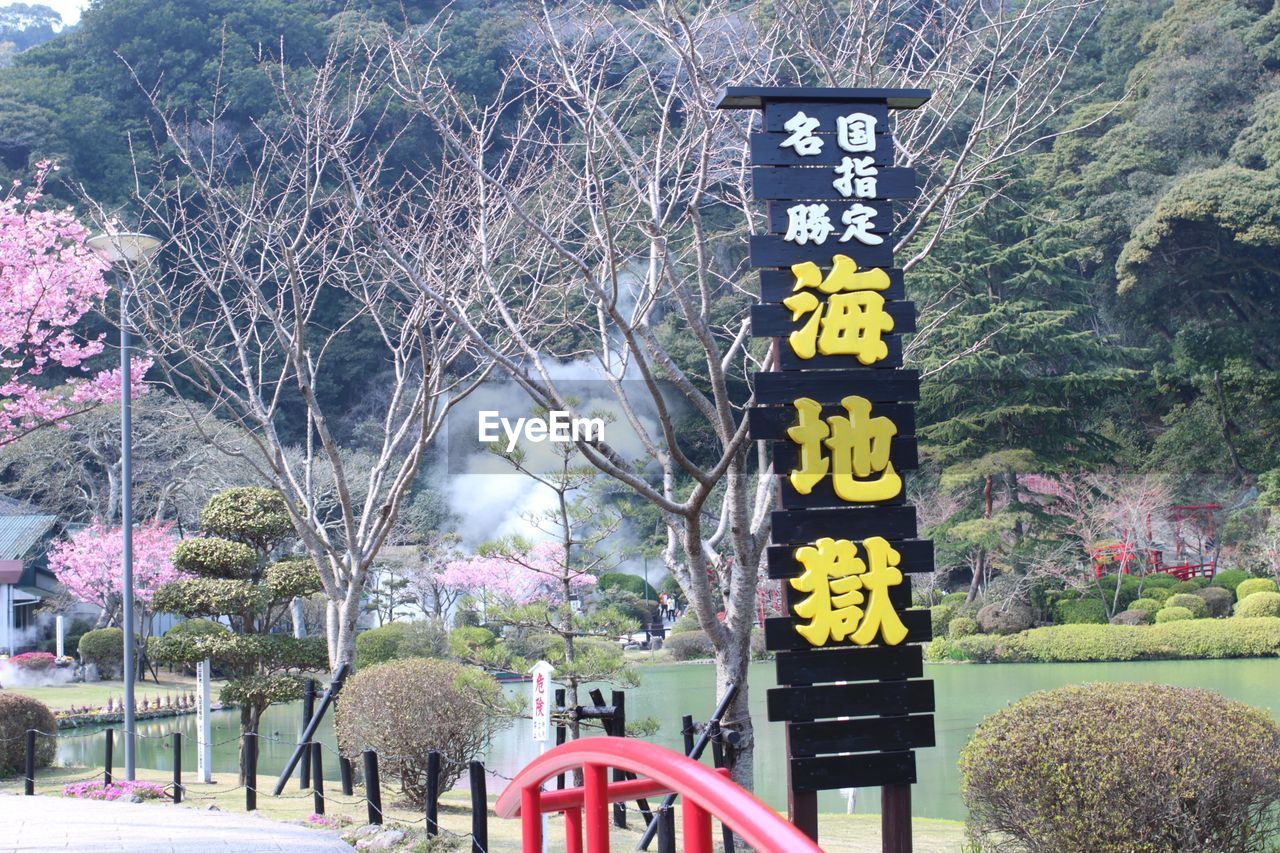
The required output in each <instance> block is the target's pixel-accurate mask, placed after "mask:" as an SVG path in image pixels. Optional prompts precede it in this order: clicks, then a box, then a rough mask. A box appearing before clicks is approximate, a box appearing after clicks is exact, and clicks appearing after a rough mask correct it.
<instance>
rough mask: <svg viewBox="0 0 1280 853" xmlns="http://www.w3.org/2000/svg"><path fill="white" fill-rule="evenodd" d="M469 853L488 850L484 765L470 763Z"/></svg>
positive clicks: (479, 852)
mask: <svg viewBox="0 0 1280 853" xmlns="http://www.w3.org/2000/svg"><path fill="white" fill-rule="evenodd" d="M469 770H470V771H471V780H470V781H471V853H488V850H489V794H488V791H487V789H486V787H485V780H484V765H483V764H481V763H480V762H479V761H473V762H471V764H470V766H469Z"/></svg>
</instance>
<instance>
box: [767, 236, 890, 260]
mask: <svg viewBox="0 0 1280 853" xmlns="http://www.w3.org/2000/svg"><path fill="white" fill-rule="evenodd" d="M840 230H841V229H836V231H834V232H832V235H831V237H830V238H829V239H827V240H826V241H825V242H823V243H822V245H815V244H814V243H806V244H805V245H803V246H801V245H800V244H799V243H793V242H790V241H788V240H786V239H784V238H783V237H779V236H777V235H774V234H753V235H751V238H750V240H749V241H748V245H749V247H750V263H751V266H753V267H788V268H789V267H790V266H791V265H792V264H802V263H804V262H805V261H813V262H814V263H819V262H824V261H827V260H828V259H829V258H830V257H831V254H832V252H836V253H839V254H842V255H848V256H849V257H851V258H853V259H854V261H856V262H857V264H858V267H859V268H863V267H891V266H893V241H892V240H891V239H890V238H888V237H885V238H884V242H883V243H881V244H880V245H879V246H864V245H863V244H862V243H859V242H858V241H857V240H849V241H848V242H845V243H841V242H839V237H838V234H839V232H840Z"/></svg>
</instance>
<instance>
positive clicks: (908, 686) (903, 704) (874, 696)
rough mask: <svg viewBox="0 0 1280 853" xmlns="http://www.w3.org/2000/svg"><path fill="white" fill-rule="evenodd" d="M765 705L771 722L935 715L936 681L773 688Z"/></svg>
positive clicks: (766, 697) (767, 694) (766, 694)
mask: <svg viewBox="0 0 1280 853" xmlns="http://www.w3.org/2000/svg"><path fill="white" fill-rule="evenodd" d="M925 615H926V616H928V615H929V614H928V613H926V614H925ZM765 704H766V707H767V708H768V712H769V713H768V716H769V720H770V721H771V722H778V721H780V720H792V721H801V720H821V719H830V718H832V717H888V716H904V715H907V714H931V713H933V682H932V681H928V680H918V681H871V682H863V683H861V684H824V685H821V686H817V687H773V688H770V689H769V690H768V691H766V693H765Z"/></svg>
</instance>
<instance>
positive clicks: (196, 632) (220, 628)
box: [164, 619, 231, 637]
mask: <svg viewBox="0 0 1280 853" xmlns="http://www.w3.org/2000/svg"><path fill="white" fill-rule="evenodd" d="M229 633H231V629H230V628H228V627H227V626H226V625H223V624H221V623H219V622H214V621H213V620H212V619H183V620H182V621H181V622H178V623H177V624H175V625H174V626H173V627H172V628H170V629H169V630H168V631H165V632H164V635H165V636H166V637H211V636H218V635H220V634H229Z"/></svg>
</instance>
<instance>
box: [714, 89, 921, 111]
mask: <svg viewBox="0 0 1280 853" xmlns="http://www.w3.org/2000/svg"><path fill="white" fill-rule="evenodd" d="M930 94H931V93H930V92H929V90H928V89H828V88H819V87H810V86H726V87H725V88H724V89H722V90H721V91H720V97H719V98H717V99H716V109H718V110H758V109H760V108H762V107H763V106H764V105H765V102H767V101H772V102H778V101H806V102H820V101H834V102H839V101H850V102H854V101H879V102H883V103H885V104H887V105H888V107H889V109H891V110H914V109H916V108H917V107H919V106H922V105H923V104H924V103H925V102H926V101H928V100H929V97H930Z"/></svg>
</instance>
